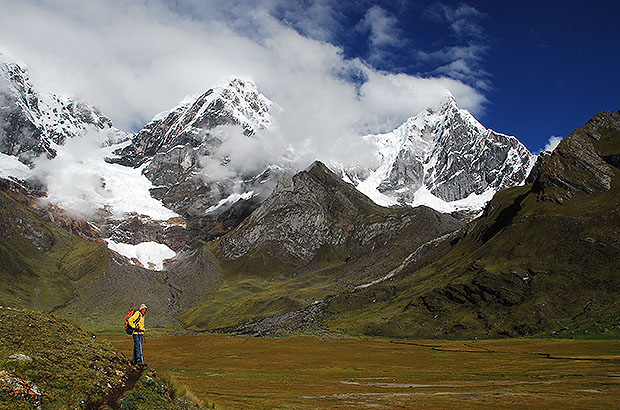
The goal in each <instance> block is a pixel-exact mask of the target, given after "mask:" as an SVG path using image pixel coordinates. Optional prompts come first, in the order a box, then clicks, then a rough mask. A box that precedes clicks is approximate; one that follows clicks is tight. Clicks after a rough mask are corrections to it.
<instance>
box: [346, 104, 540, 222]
mask: <svg viewBox="0 0 620 410" xmlns="http://www.w3.org/2000/svg"><path fill="white" fill-rule="evenodd" d="M365 138H366V139H369V140H371V141H372V142H374V144H375V145H376V147H377V157H378V159H379V163H380V166H379V167H378V168H374V169H364V168H361V169H360V168H359V167H358V168H356V169H341V173H342V175H343V178H344V179H345V180H349V181H351V182H352V183H354V184H355V185H356V186H357V188H358V189H359V190H360V191H362V192H363V193H365V194H366V195H368V196H369V197H370V198H372V199H373V200H374V201H375V202H377V203H379V204H381V205H385V206H391V205H410V206H417V205H427V206H430V207H432V208H434V209H436V210H439V211H443V212H452V211H456V210H479V209H481V208H483V207H484V205H485V204H486V203H487V202H488V201H489V200H490V199H491V198H492V196H493V194H494V193H495V192H497V191H498V190H500V189H503V188H507V187H510V186H515V185H519V184H522V183H523V182H524V181H525V179H526V178H527V176H528V174H529V171H530V169H531V168H532V166H533V165H534V163H535V156H534V155H532V154H531V153H530V152H529V151H528V150H527V148H525V146H524V145H523V144H521V143H520V142H519V141H518V140H517V139H516V138H515V137H511V136H508V135H504V134H500V133H497V132H495V131H493V130H489V129H486V128H485V127H484V126H482V124H480V123H479V122H478V121H477V120H476V119H475V118H474V117H473V116H472V115H471V114H470V113H469V112H468V111H466V110H462V109H460V108H459V107H458V106H457V105H456V101H455V100H454V97H452V95H449V94H448V95H447V96H446V99H445V100H444V101H443V103H442V104H441V105H440V106H439V107H434V108H427V109H426V110H425V111H424V112H422V113H420V114H418V115H417V116H415V117H411V118H409V119H408V120H407V121H406V122H405V123H404V124H403V125H401V126H400V127H398V128H397V129H395V130H394V131H392V132H389V133H386V134H378V135H368V136H366V137H365Z"/></svg>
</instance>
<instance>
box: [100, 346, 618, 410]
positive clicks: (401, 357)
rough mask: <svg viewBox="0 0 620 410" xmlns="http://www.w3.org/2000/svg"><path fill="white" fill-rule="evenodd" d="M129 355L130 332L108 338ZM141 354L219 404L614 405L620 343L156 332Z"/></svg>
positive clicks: (228, 406) (225, 406) (392, 406)
mask: <svg viewBox="0 0 620 410" xmlns="http://www.w3.org/2000/svg"><path fill="white" fill-rule="evenodd" d="M109 340H110V341H111V342H112V344H113V345H115V346H116V347H118V348H120V349H122V350H123V351H124V352H125V353H126V354H128V355H129V354H130V352H131V347H132V346H131V339H130V338H127V337H109ZM144 349H145V359H146V361H147V362H148V363H149V364H150V365H152V366H153V367H155V368H156V369H159V370H162V371H165V372H168V373H169V374H170V375H171V376H172V377H173V378H174V379H175V381H176V382H177V383H179V384H183V385H186V386H187V387H188V388H189V389H191V391H193V392H194V394H195V395H196V396H197V397H198V398H199V399H200V400H201V401H202V402H204V403H215V405H216V406H215V407H216V408H219V409H328V408H329V409H353V408H378V409H411V408H442V409H443V408H480V407H496V408H515V409H516V408H519V409H520V408H563V409H570V408H588V409H595V408H609V407H610V406H611V407H613V406H615V405H616V404H617V398H618V397H620V342H619V341H602V340H601V341H593V340H588V341H586V340H515V339H512V340H493V341H465V342H463V341H460V342H456V341H450V342H443V341H439V342H438V341H428V340H427V341H420V342H415V341H404V340H393V341H392V340H386V339H366V338H341V339H328V340H319V339H316V338H310V337H297V338H282V339H255V338H242V337H228V336H223V335H199V336H170V337H153V338H148V337H147V339H146V341H145V345H144Z"/></svg>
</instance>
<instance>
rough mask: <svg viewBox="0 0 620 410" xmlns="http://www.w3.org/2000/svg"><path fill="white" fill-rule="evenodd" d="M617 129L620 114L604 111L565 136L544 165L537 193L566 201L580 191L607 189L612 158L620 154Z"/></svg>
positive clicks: (538, 179)
mask: <svg viewBox="0 0 620 410" xmlns="http://www.w3.org/2000/svg"><path fill="white" fill-rule="evenodd" d="M618 129H620V113H611V112H607V111H603V112H600V113H599V114H597V115H596V116H594V117H593V118H592V119H591V120H590V121H588V122H587V123H586V125H584V126H583V127H582V128H580V129H578V130H575V131H574V132H573V133H572V134H571V135H570V136H568V137H567V138H564V139H563V140H562V141H561V142H560V144H559V145H558V146H557V147H556V149H555V150H554V151H553V153H552V154H551V156H550V157H549V158H548V159H547V160H546V161H544V163H543V164H542V165H541V167H540V170H539V171H538V173H539V176H538V178H537V179H536V180H535V182H534V189H535V190H536V192H541V193H542V198H544V199H548V200H554V201H558V202H563V201H565V200H567V199H570V198H572V197H573V196H574V195H575V194H576V193H578V192H585V193H588V194H592V193H595V192H604V191H608V190H609V189H610V187H611V179H612V178H613V176H614V171H613V168H612V167H613V166H614V161H613V158H614V156H617V155H619V154H620V144H618V138H617V133H618ZM614 135H615V138H614Z"/></svg>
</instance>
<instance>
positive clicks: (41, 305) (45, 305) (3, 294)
mask: <svg viewBox="0 0 620 410" xmlns="http://www.w3.org/2000/svg"><path fill="white" fill-rule="evenodd" d="M0 230H1V231H2V232H3V235H2V237H0V304H2V305H9V306H20V307H24V308H29V309H36V310H44V311H50V310H52V309H54V308H55V307H57V306H61V305H63V304H64V303H66V302H67V301H68V300H70V299H71V298H72V297H73V296H74V293H75V291H74V289H75V288H76V287H77V286H78V285H79V283H80V282H83V281H86V280H88V279H89V278H92V277H95V276H97V275H101V274H102V273H103V272H104V271H105V269H106V267H107V265H108V252H107V249H106V246H105V245H103V244H101V243H95V242H89V241H86V240H84V239H81V238H79V237H78V236H76V235H73V234H71V233H69V232H67V231H66V230H64V229H62V228H59V227H57V226H56V225H54V224H53V223H50V222H47V221H45V220H43V219H41V218H39V217H38V216H37V215H36V214H35V213H34V211H33V210H32V209H28V208H27V207H26V205H25V204H23V203H20V202H18V201H16V200H14V199H13V198H11V197H10V196H9V195H7V193H5V192H1V191H0Z"/></svg>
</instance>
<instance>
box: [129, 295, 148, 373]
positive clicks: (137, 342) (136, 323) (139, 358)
mask: <svg viewBox="0 0 620 410" xmlns="http://www.w3.org/2000/svg"><path fill="white" fill-rule="evenodd" d="M147 309H148V308H147V307H146V305H145V304H144V303H143V304H141V305H140V309H138V310H137V311H136V312H135V313H134V314H133V315H131V317H130V318H129V323H130V324H131V325H132V327H133V328H134V330H133V333H132V335H133V360H132V361H131V363H133V364H134V365H139V366H146V364H145V363H144V356H143V354H142V346H143V344H144V330H145V328H144V315H146V311H147Z"/></svg>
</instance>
